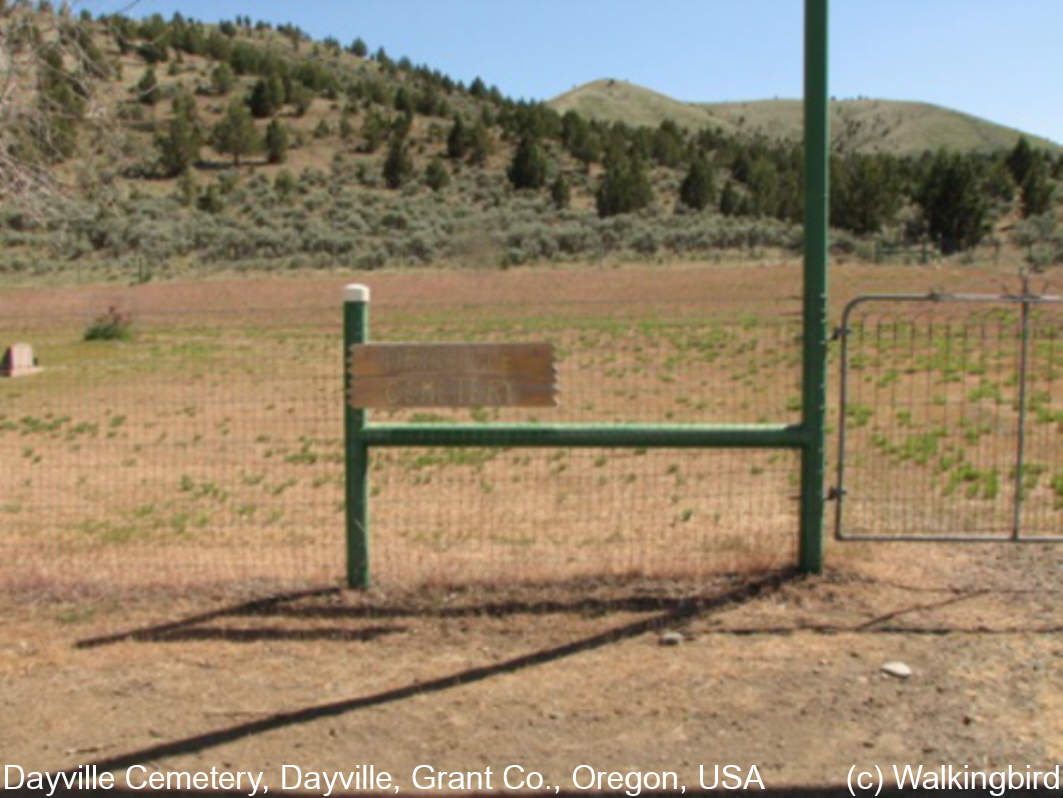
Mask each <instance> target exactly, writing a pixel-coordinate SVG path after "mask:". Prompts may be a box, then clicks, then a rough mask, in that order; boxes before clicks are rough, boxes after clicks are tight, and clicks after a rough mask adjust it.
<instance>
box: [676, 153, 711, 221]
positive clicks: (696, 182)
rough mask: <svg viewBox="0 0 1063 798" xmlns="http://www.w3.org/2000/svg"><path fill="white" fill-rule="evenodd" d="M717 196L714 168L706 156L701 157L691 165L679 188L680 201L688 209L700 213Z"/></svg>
mask: <svg viewBox="0 0 1063 798" xmlns="http://www.w3.org/2000/svg"><path fill="white" fill-rule="evenodd" d="M715 195H716V186H715V185H713V179H712V167H711V166H709V162H708V161H707V160H705V158H704V156H701V155H699V156H698V157H696V158H695V159H694V160H693V162H692V163H691V164H690V169H689V171H687V174H686V177H684V178H683V182H682V183H681V184H680V186H679V200H680V201H681V202H682V203H683V204H684V205H686V206H687V207H688V208H693V209H694V210H696V211H700V210H702V209H703V208H705V207H706V206H707V205H708V204H709V203H710V202H712V201H713V199H714V198H715Z"/></svg>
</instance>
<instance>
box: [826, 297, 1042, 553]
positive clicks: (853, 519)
mask: <svg viewBox="0 0 1063 798" xmlns="http://www.w3.org/2000/svg"><path fill="white" fill-rule="evenodd" d="M1031 307H1032V309H1030V310H1029V313H1028V317H1027V320H1026V324H1025V325H1024V323H1023V314H1024V311H1023V309H1022V305H1021V303H1018V302H1016V301H1004V299H1003V298H998V299H997V301H991V300H984V301H977V302H976V301H962V302H941V301H932V300H931V299H929V298H928V299H927V300H926V301H921V302H919V301H916V302H913V301H897V300H890V299H883V300H873V301H868V302H865V303H862V304H860V305H857V306H854V312H853V313H852V315H851V316H850V317H849V321H848V323H847V324H846V328H847V330H846V357H845V359H844V361H845V362H844V363H843V368H842V377H843V379H844V381H845V388H846V393H845V396H844V400H843V402H842V404H841V408H840V413H841V415H840V420H839V424H840V426H841V427H842V428H843V430H844V452H843V453H842V454H841V457H840V459H841V463H842V466H843V469H842V471H841V472H839V481H840V483H841V487H842V490H843V495H842V501H841V504H840V507H841V511H840V513H839V517H838V524H839V530H840V533H841V534H842V535H843V536H844V537H850V538H853V537H864V536H866V537H872V538H885V539H895V540H896V539H902V538H916V539H920V538H941V539H945V540H960V539H964V538H970V539H974V540H978V539H997V538H1019V539H1033V538H1041V539H1044V538H1049V537H1054V536H1060V535H1063V450H1061V448H1060V442H1061V438H1060V435H1061V433H1063V404H1061V400H1060V397H1061V396H1063V392H1061V389H1063V384H1061V381H1063V368H1061V367H1063V306H1061V305H1059V304H1056V303H1049V302H1038V303H1036V304H1035V303H1031ZM1024 327H1025V333H1024Z"/></svg>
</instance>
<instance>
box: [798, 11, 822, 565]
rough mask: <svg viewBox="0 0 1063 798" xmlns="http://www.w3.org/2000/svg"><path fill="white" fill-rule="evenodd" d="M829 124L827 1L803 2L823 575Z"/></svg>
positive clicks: (805, 456)
mask: <svg viewBox="0 0 1063 798" xmlns="http://www.w3.org/2000/svg"><path fill="white" fill-rule="evenodd" d="M829 152H830V121H829V116H828V106H827V0H805V268H804V302H805V305H804V365H803V369H802V392H801V399H802V402H801V426H802V428H803V429H804V430H805V434H806V439H805V445H804V447H803V448H802V450H801V522H800V528H801V542H800V555H799V558H798V559H799V561H798V567H799V568H800V569H801V570H802V571H804V572H805V573H819V572H820V571H822V570H823V547H824V535H823V504H824V501H825V496H824V479H823V472H824V448H825V446H824V428H825V423H826V409H827V408H826V404H827V224H828V212H829V207H830V203H829V190H830V189H829V163H830V162H829Z"/></svg>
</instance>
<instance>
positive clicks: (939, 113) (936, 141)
mask: <svg viewBox="0 0 1063 798" xmlns="http://www.w3.org/2000/svg"><path fill="white" fill-rule="evenodd" d="M548 104H549V105H550V106H551V107H552V108H555V109H556V110H558V111H561V112H564V111H567V110H570V109H571V110H574V111H577V112H579V113H581V114H583V115H585V116H588V117H591V118H595V119H603V120H608V121H614V120H619V121H623V122H626V123H627V124H634V125H657V124H659V123H660V122H661V120H663V119H671V120H672V121H674V122H675V123H676V124H678V125H682V126H684V127H688V128H692V129H697V128H703V127H711V128H719V129H720V130H721V131H723V132H724V133H726V134H728V135H738V136H748V135H753V134H758V133H759V134H763V135H766V136H768V137H770V138H778V139H783V140H787V141H797V140H799V139H800V138H801V135H802V124H803V112H804V111H803V105H802V102H801V101H800V100H755V101H750V102H727V103H686V102H681V101H679V100H674V99H672V98H671V97H668V96H666V95H664V94H659V93H657V92H655V91H651V90H650V89H646V88H643V87H641V86H636V85H634V84H631V83H625V82H624V81H618V80H597V81H593V82H591V83H587V84H585V85H583V86H580V87H578V88H576V89H573V90H572V91H570V92H566V93H565V94H562V95H560V96H559V97H556V98H554V99H553V100H550V102H549V103H548ZM830 112H831V139H832V146H833V147H834V148H835V150H837V151H840V152H865V153H866V152H884V153H893V154H898V155H905V154H917V153H920V152H923V151H924V150H936V149H938V148H939V147H944V148H946V149H949V150H956V151H961V152H963V151H976V152H987V153H988V152H995V151H997V150H1002V149H1009V148H1011V147H1013V146H1015V142H1016V141H1017V140H1018V138H1019V136H1021V135H1026V138H1027V139H1028V140H1029V141H1030V143H1031V144H1032V145H1034V146H1035V147H1038V148H1042V149H1048V150H1051V151H1054V152H1060V151H1063V147H1061V146H1060V145H1057V144H1054V143H1053V142H1050V141H1048V140H1047V139H1042V138H1039V137H1037V136H1031V135H1027V134H1023V132H1022V131H1019V130H1016V129H1014V128H1010V127H1005V126H1003V125H998V124H996V123H994V122H990V121H988V120H986V119H980V118H979V117H976V116H971V115H970V114H964V113H961V112H959V111H953V110H951V109H948V108H942V107H940V106H937V105H930V104H929V103H919V102H904V101H900V100H873V99H859V100H836V101H834V102H832V103H831V104H830Z"/></svg>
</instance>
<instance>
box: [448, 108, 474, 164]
mask: <svg viewBox="0 0 1063 798" xmlns="http://www.w3.org/2000/svg"><path fill="white" fill-rule="evenodd" d="M468 150H469V133H468V131H467V130H466V128H465V123H464V122H463V121H462V119H461V114H455V115H454V124H453V125H452V126H451V128H450V133H449V134H448V135H447V157H449V158H464V157H465V153H466V152H468Z"/></svg>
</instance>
